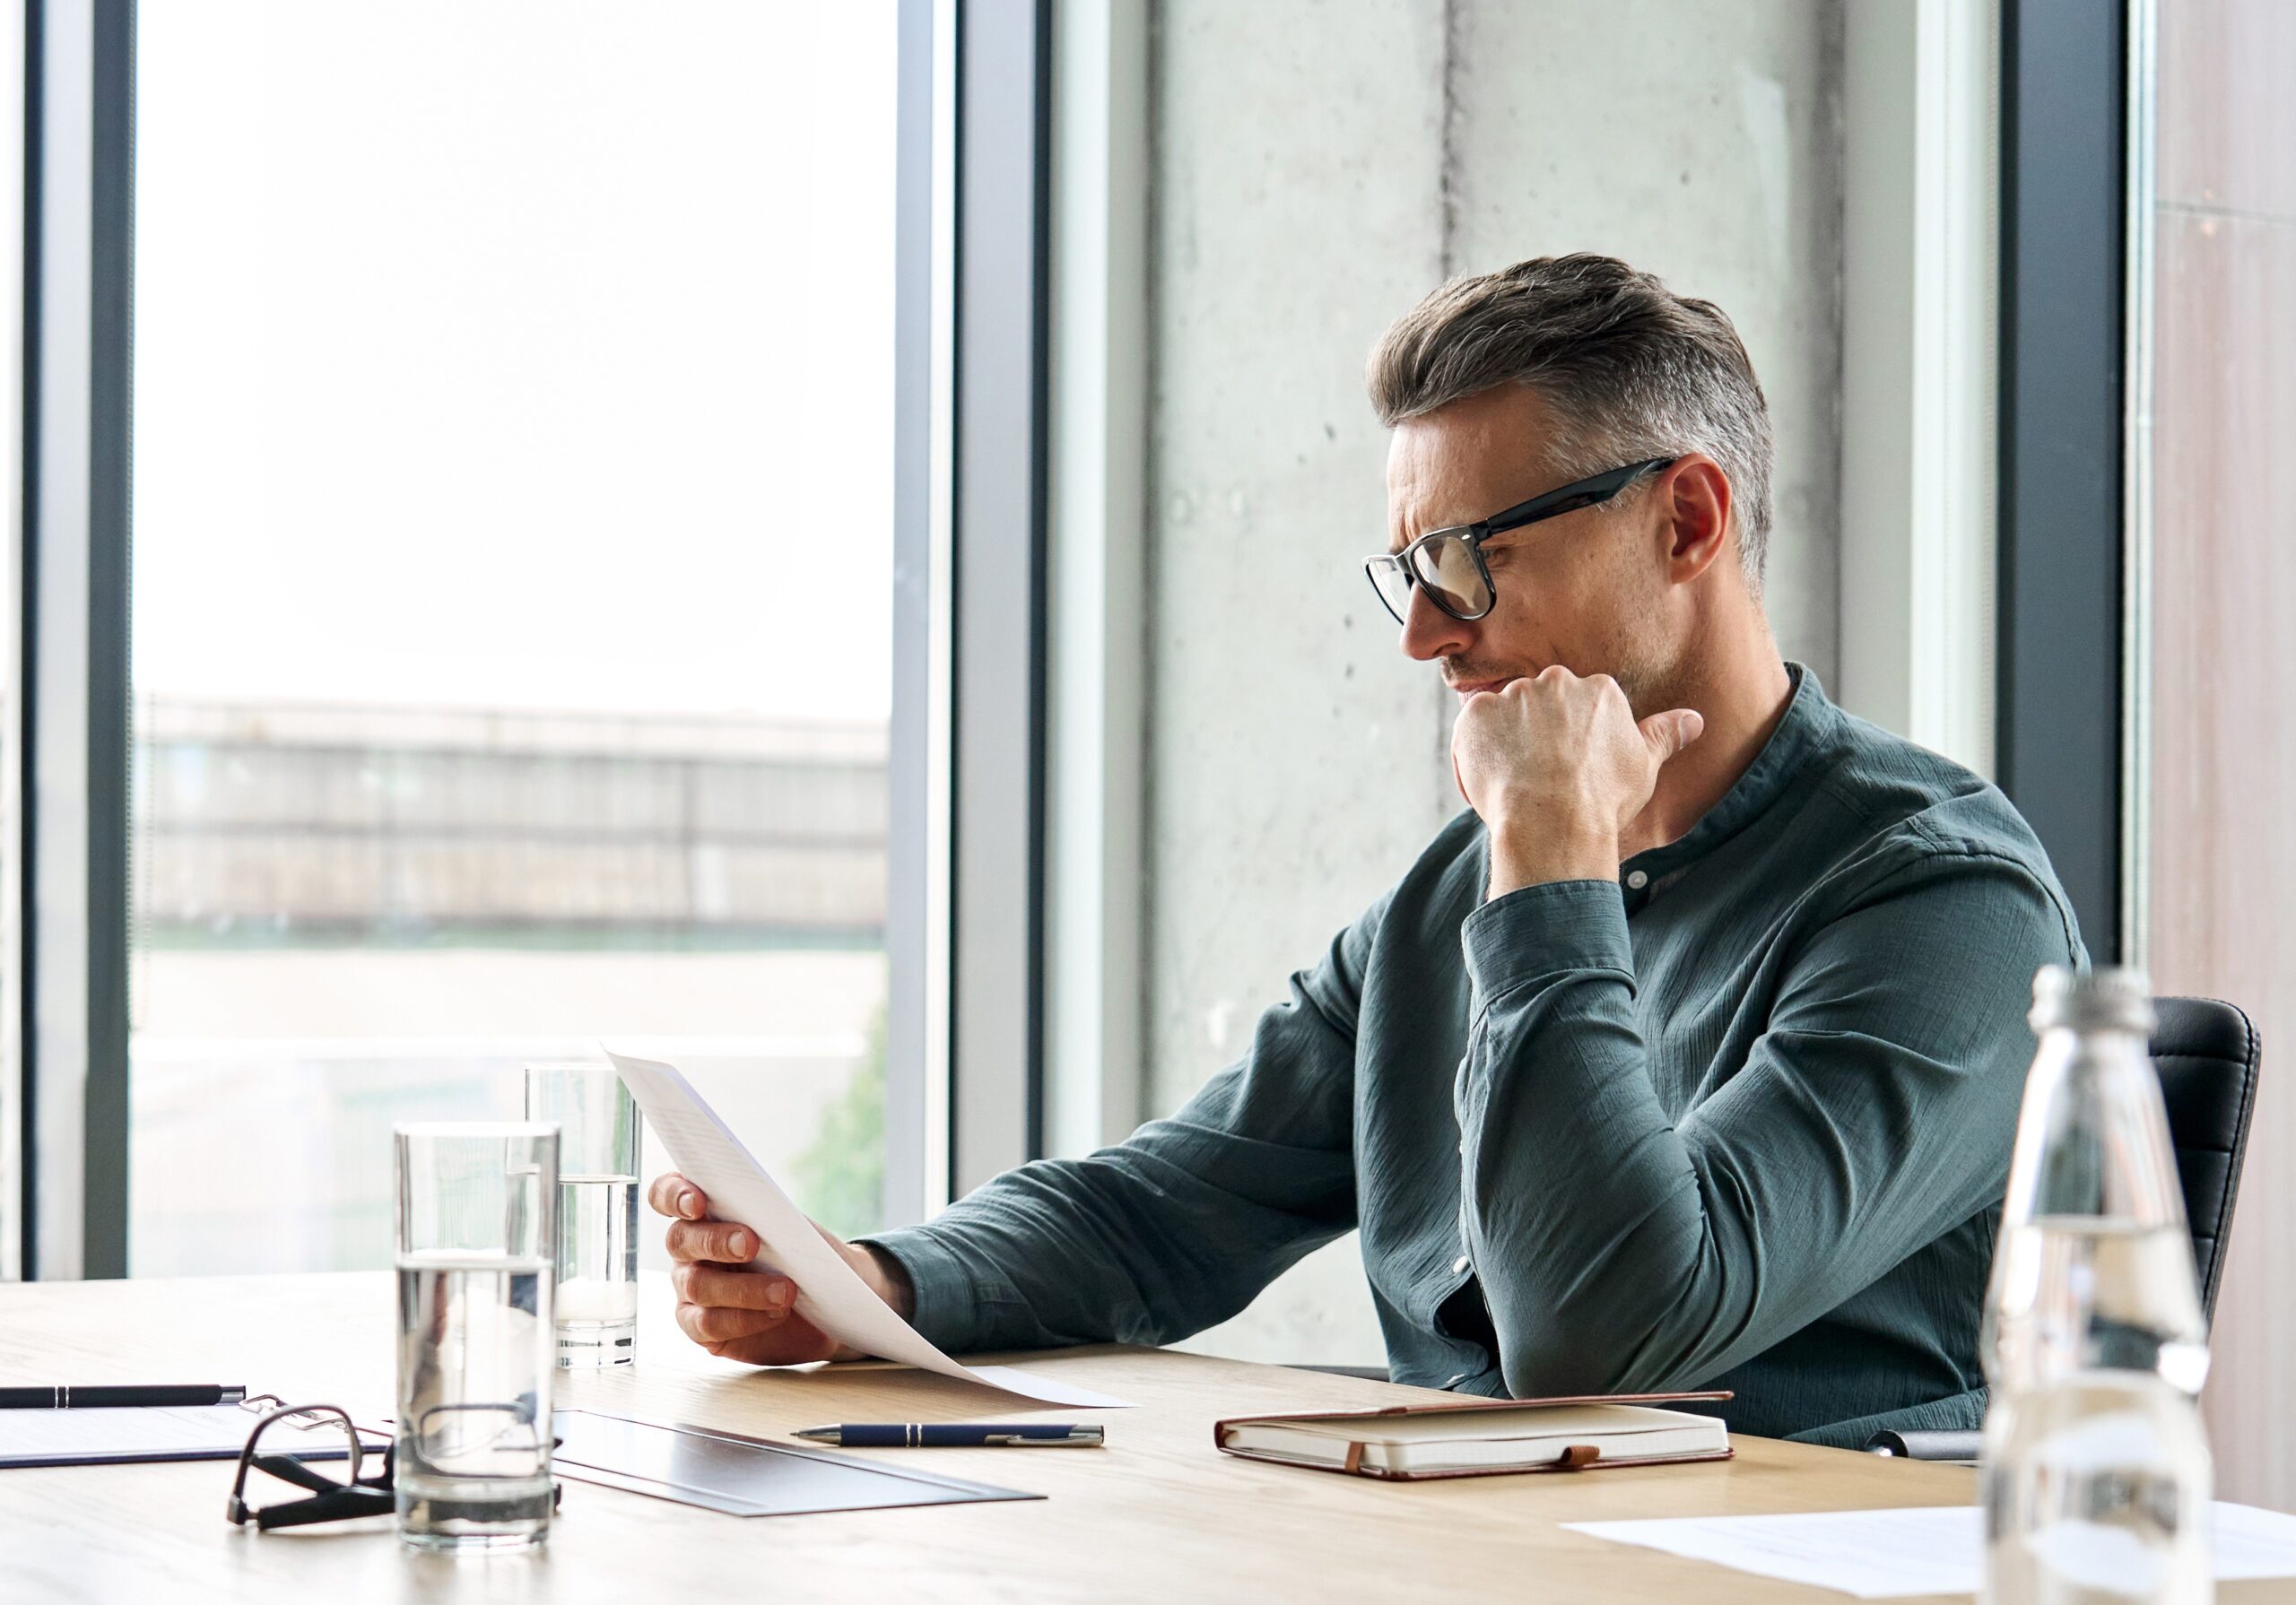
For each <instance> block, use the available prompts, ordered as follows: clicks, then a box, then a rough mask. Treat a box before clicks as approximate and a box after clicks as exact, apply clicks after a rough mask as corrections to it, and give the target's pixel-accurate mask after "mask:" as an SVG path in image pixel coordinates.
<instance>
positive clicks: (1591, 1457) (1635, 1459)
mask: <svg viewBox="0 0 2296 1605" xmlns="http://www.w3.org/2000/svg"><path fill="white" fill-rule="evenodd" d="M1732 1396H1733V1395H1732V1394H1731V1393H1730V1392H1729V1391H1728V1390H1727V1389H1723V1390H1719V1391H1716V1392H1697V1393H1582V1394H1574V1395H1570V1396H1569V1397H1563V1398H1555V1399H1474V1400H1462V1401H1459V1402H1457V1403H1456V1404H1391V1405H1388V1406H1387V1408H1386V1409H1384V1410H1322V1411H1316V1412H1309V1413H1303V1414H1299V1415H1282V1416H1234V1417H1231V1418H1229V1419H1227V1420H1224V1421H1215V1422H1213V1424H1212V1441H1213V1444H1214V1445H1216V1446H1217V1447H1218V1448H1219V1450H1220V1452H1221V1453H1223V1454H1232V1455H1235V1456H1236V1457H1237V1458H1238V1459H1239V1460H1264V1461H1266V1462H1269V1463H1270V1464H1272V1465H1280V1466H1304V1467H1306V1468H1307V1469H1308V1470H1309V1471H1339V1472H1343V1473H1348V1474H1352V1475H1354V1476H1357V1477H1377V1478H1378V1479H1381V1480H1382V1481H1386V1482H1431V1481H1434V1480H1436V1479H1440V1478H1447V1477H1511V1476H1514V1475H1516V1474H1517V1473H1518V1472H1523V1471H1597V1470H1600V1469H1601V1468H1603V1467H1605V1466H1657V1465H1673V1464H1677V1463H1680V1462H1687V1461H1698V1460H1728V1459H1729V1458H1730V1457H1731V1456H1732V1455H1733V1454H1735V1453H1736V1451H1735V1450H1733V1449H1728V1448H1725V1449H1722V1450H1719V1451H1718V1452H1714V1453H1695V1454H1645V1455H1635V1456H1631V1457H1630V1456H1619V1457H1615V1458H1613V1459H1607V1460H1606V1459H1605V1458H1604V1457H1603V1455H1602V1452H1601V1450H1600V1448H1599V1447H1598V1446H1597V1445H1593V1444H1573V1445H1570V1446H1569V1447H1568V1448H1566V1449H1564V1450H1563V1452H1562V1453H1561V1454H1560V1455H1558V1456H1557V1457H1556V1458H1554V1459H1553V1460H1552V1461H1542V1462H1536V1463H1534V1464H1530V1465H1514V1466H1468V1467H1462V1468H1459V1469H1456V1470H1448V1471H1389V1470H1387V1468H1385V1467H1382V1466H1374V1465H1370V1464H1367V1463H1365V1462H1364V1458H1363V1445H1361V1443H1353V1444H1350V1445H1348V1446H1347V1453H1346V1458H1345V1459H1344V1461H1342V1462H1338V1463H1333V1462H1327V1461H1318V1460H1300V1459H1296V1458H1294V1457H1292V1456H1291V1455H1287V1454H1271V1453H1266V1452H1265V1451H1264V1450H1257V1449H1239V1448H1238V1447H1236V1446H1235V1445H1233V1444H1231V1442H1230V1441H1229V1440H1230V1438H1231V1436H1233V1435H1234V1432H1235V1430H1236V1428H1238V1427H1250V1426H1268V1425H1278V1424H1283V1423H1289V1422H1294V1421H1378V1420H1380V1419H1382V1418H1393V1417H1396V1416H1437V1415H1442V1414H1445V1413H1447V1412H1449V1411H1454V1410H1486V1411H1492V1412H1497V1411H1502V1410H1550V1409H1552V1408H1554V1407H1555V1406H1557V1405H1568V1404H1679V1403H1682V1402H1684V1401H1691V1400H1697V1401H1719V1400H1724V1399H1728V1398H1730V1397H1732Z"/></svg>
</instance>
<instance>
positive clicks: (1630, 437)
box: [1368, 254, 1775, 594]
mask: <svg viewBox="0 0 2296 1605" xmlns="http://www.w3.org/2000/svg"><path fill="white" fill-rule="evenodd" d="M1368 383H1369V386H1370V392H1371V404H1372V406H1373V407H1375V408H1377V409H1378V414H1379V421H1380V422H1382V423H1384V424H1386V425H1387V427H1388V428H1390V429H1392V428H1394V427H1395V426H1396V424H1398V423H1400V422H1402V421H1404V420H1405V419H1406V418H1417V417H1419V416H1420V415H1421V414H1422V413H1427V412H1434V411H1435V410H1436V409H1437V408H1439V407H1444V406H1448V405H1449V404H1450V403H1453V402H1455V401H1459V400H1462V399H1464V398H1465V397H1467V396H1470V395H1480V394H1481V393H1482V392H1483V391H1486V390H1493V389H1496V388H1498V387H1499V386H1501V385H1528V386H1532V387H1533V388H1535V390H1537V391H1538V392H1539V394H1540V395H1542V396H1543V397H1544V399H1545V400H1546V402H1547V403H1548V404H1549V406H1550V408H1551V409H1552V412H1553V414H1554V423H1553V436H1552V439H1551V440H1550V442H1549V455H1550V456H1551V458H1552V462H1551V464H1550V466H1551V467H1552V470H1553V471H1554V473H1556V474H1557V475H1558V476H1560V478H1561V480H1562V481H1569V480H1572V479H1579V478H1583V477H1585V476H1586V475H1587V474H1592V473H1602V472H1603V471H1604V470H1605V469H1606V468H1615V467H1618V466H1619V465H1621V464H1625V463H1631V462H1635V461H1638V460H1639V459H1641V458H1644V457H1669V456H1674V455H1678V454H1680V453H1682V452H1684V451H1702V452H1704V453H1705V454H1706V455H1709V456H1710V457H1712V458H1713V459H1714V460H1715V461H1716V462H1717V463H1719V464H1721V465H1722V472H1723V473H1725V474H1726V475H1728V476H1729V480H1730V490H1731V496H1732V501H1733V503H1734V504H1735V507H1734V514H1735V521H1736V524H1737V526H1738V553H1739V558H1740V560H1741V561H1742V562H1743V563H1744V567H1745V574H1746V579H1747V581H1748V583H1749V584H1751V585H1752V586H1753V588H1754V591H1755V593H1756V594H1760V593H1761V574H1762V560H1763V559H1764V557H1765V556H1766V555H1767V554H1768V552H1769V549H1770V465H1771V463H1772V460H1773V457H1774V455H1775V448H1774V447H1773V446H1772V445H1771V442H1770V408H1769V405H1768V403H1765V402H1764V401H1763V400H1762V395H1761V384H1760V382H1759V381H1757V380H1756V379H1755V377H1754V368H1753V364H1752V362H1751V361H1750V360H1747V357H1746V348H1745V347H1744V345H1743V344H1741V343H1739V340H1738V332H1737V330H1736V329H1735V328H1733V327H1732V326H1731V325H1730V319H1729V317H1728V316H1727V315H1726V314H1725V313H1724V312H1723V310H1722V308H1719V307H1717V306H1716V305H1714V303H1713V302H1711V301H1699V300H1691V299H1686V298H1684V297H1683V296H1678V295H1676V294H1675V293H1674V291H1671V290H1668V289H1667V288H1666V287H1665V284H1663V283H1661V282H1659V280H1658V278H1657V275H1656V274H1653V273H1638V272H1637V271H1635V270H1634V269H1633V268H1631V267H1629V266H1628V265H1626V264H1625V263H1623V262H1621V261H1619V260H1618V259H1617V258H1616V257H1615V256H1591V255H1586V254H1580V255H1576V256H1538V257H1535V258H1533V259H1532V260H1530V261H1528V262H1518V263H1517V264H1516V265H1514V266H1512V267H1508V268H1501V269H1500V271H1499V272H1497V273H1470V274H1467V275H1465V276H1464V277H1462V278H1457V279H1454V280H1452V281H1451V282H1449V283H1448V284H1446V285H1444V286H1443V287H1442V288H1441V289H1440V290H1438V291H1435V292H1434V293H1433V294H1432V295H1430V296H1429V297H1428V298H1427V299H1425V300H1423V301H1422V302H1420V303H1419V305H1418V306H1416V307H1414V308H1412V309H1411V310H1410V311H1409V312H1406V313H1405V314H1404V316H1403V317H1400V318H1398V319H1397V320H1396V324H1395V326H1394V327H1392V328H1390V329H1389V330H1388V331H1387V334H1384V335H1383V336H1381V337H1380V340H1379V343H1378V346H1377V347H1376V348H1375V349H1374V350H1373V351H1372V352H1371V363H1370V373H1369V375H1368Z"/></svg>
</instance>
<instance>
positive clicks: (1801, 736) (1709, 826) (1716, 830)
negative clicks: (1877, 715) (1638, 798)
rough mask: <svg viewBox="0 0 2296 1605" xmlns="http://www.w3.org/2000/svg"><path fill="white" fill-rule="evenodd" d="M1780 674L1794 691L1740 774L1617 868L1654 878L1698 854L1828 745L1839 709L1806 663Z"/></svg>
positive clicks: (1735, 828) (1756, 810)
mask: <svg viewBox="0 0 2296 1605" xmlns="http://www.w3.org/2000/svg"><path fill="white" fill-rule="evenodd" d="M1786 672H1787V676H1788V677H1789V678H1790V679H1791V680H1792V681H1793V682H1794V692H1793V695H1792V696H1791V697H1790V698H1787V703H1786V714H1785V716H1784V717H1782V718H1780V719H1779V721H1778V728H1777V729H1775V730H1773V731H1771V732H1770V740H1768V741H1767V742H1763V743H1762V748H1761V751H1760V752H1757V753H1756V754H1754V760H1753V762H1752V763H1750V764H1748V765H1747V766H1746V769H1745V773H1744V774H1742V775H1740V776H1738V778H1737V780H1736V782H1735V784H1734V785H1732V786H1731V787H1730V789H1729V790H1728V791H1726V792H1725V793H1723V794H1722V800H1721V801H1720V802H1718V803H1716V804H1715V805H1714V806H1713V807H1711V808H1709V809H1708V810H1707V811H1706V812H1705V814H1704V815H1703V816H1701V817H1700V820H1699V821H1698V823H1697V824H1695V825H1692V827H1691V828H1690V830H1689V831H1688V833H1687V834H1685V835H1684V836H1683V837H1682V838H1681V839H1680V840H1679V841H1673V842H1669V843H1667V844H1666V845H1665V846H1663V847H1653V848H1651V849H1650V850H1649V851H1648V852H1647V853H1637V854H1636V855H1634V856H1633V857H1631V858H1630V859H1628V860H1627V861H1626V863H1624V864H1622V865H1621V866H1620V868H1621V870H1622V872H1629V871H1632V870H1640V871H1641V872H1643V873H1644V874H1645V875H1646V876H1648V878H1649V879H1651V880H1653V881H1655V880H1657V879H1658V878H1659V877H1660V876H1662V875H1665V874H1667V873H1669V872H1672V871H1674V870H1677V869H1681V868H1683V866H1685V865H1687V864H1689V863H1694V862H1695V861H1697V860H1698V859H1700V858H1703V857H1704V856H1705V855H1707V854H1709V853H1711V852H1712V851H1714V849H1715V848H1717V847H1718V846H1721V845H1722V844H1723V843H1724V842H1726V841H1728V840H1729V839H1730V838H1731V837H1734V836H1735V835H1737V833H1738V832H1739V831H1740V830H1743V829H1745V827H1746V825H1747V824H1748V823H1749V822H1751V821H1752V820H1754V819H1755V818H1757V817H1758V816H1760V815H1761V812H1762V811H1763V810H1765V809H1767V808H1768V807H1769V806H1770V804H1771V803H1775V802H1776V801H1777V800H1778V799H1779V797H1780V796H1781V795H1783V794H1784V793H1785V791H1786V788H1787V786H1788V785H1792V784H1793V781H1794V777H1795V776H1796V775H1798V774H1800V773H1801V772H1802V769H1803V768H1804V767H1805V765H1807V764H1808V763H1809V761H1810V760H1811V759H1813V758H1815V757H1817V756H1818V755H1819V754H1820V753H1821V752H1822V751H1824V750H1826V749H1828V748H1829V747H1831V745H1832V744H1833V741H1832V738H1833V737H1834V735H1835V734H1836V733H1838V731H1839V726H1840V724H1841V710H1840V709H1839V708H1837V707H1834V705H1833V703H1832V702H1831V700H1830V699H1829V698H1827V696H1826V693H1825V690H1824V688H1823V687H1822V686H1820V685H1819V684H1818V677H1817V676H1816V675H1815V674H1813V673H1811V672H1810V671H1809V669H1808V667H1807V666H1806V665H1805V664H1794V663H1789V664H1787V665H1786Z"/></svg>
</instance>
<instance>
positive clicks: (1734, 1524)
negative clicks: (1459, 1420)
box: [1566, 1502, 2296, 1600]
mask: <svg viewBox="0 0 2296 1605" xmlns="http://www.w3.org/2000/svg"><path fill="white" fill-rule="evenodd" d="M2213 1515H2214V1518H2215V1527H2214V1531H2213V1538H2214V1540H2215V1541H2214V1543H2213V1546H2212V1548H2213V1553H2214V1557H2215V1566H2216V1580H2217V1581H2218V1582H2219V1583H2235V1582H2239V1581H2241V1580H2243V1579H2246V1578H2252V1577H2296V1516H2289V1515H2283V1514H2280V1513H2279V1512H2278V1511H2272V1510H2258V1509H2257V1508H2256V1507H2255V1506H2254V1505H2226V1504H2223V1503H2221V1502H2220V1503H2218V1504H2217V1505H2215V1506H2214V1508H2213ZM1566 1525H1567V1526H1568V1527H1569V1528H1570V1531H1573V1532H1585V1533H1589V1534H1592V1535H1593V1536H1594V1537H1596V1538H1606V1539H1611V1540H1615V1541H1616V1542H1619V1543H1622V1544H1639V1545H1640V1546H1642V1547H1643V1548H1644V1549H1663V1550H1665V1552H1666V1553H1667V1554H1669V1555H1681V1556H1685V1557H1689V1558H1690V1559H1692V1560H1710V1561H1712V1562H1714V1563H1715V1564H1716V1565H1718V1566H1730V1567H1733V1568H1735V1569H1736V1570H1738V1571H1741V1572H1752V1573H1753V1574H1754V1575H1756V1576H1760V1577H1776V1578H1779V1580H1781V1581H1783V1582H1787V1583H1810V1584H1812V1585H1813V1586H1815V1587H1818V1588H1831V1589H1834V1590H1836V1591H1838V1592H1841V1593H1845V1594H1855V1595H1857V1597H1858V1598H1859V1599H1861V1600H1894V1599H1902V1598H1904V1597H1906V1596H1908V1595H1912V1594H1967V1593H1975V1592H1977V1589H1978V1585H1979V1581H1980V1575H1979V1574H1980V1571H1981V1569H1982V1568H1981V1560H1982V1557H1981V1555H1980V1553H1979V1550H1980V1549H1981V1546H1982V1536H1981V1531H1980V1529H1979V1525H1978V1513H1977V1510H1976V1509H1975V1507H1973V1506H1970V1505H1944V1506H1942V1507H1939V1508H1937V1509H1934V1510H1838V1511H1828V1512H1825V1513H1823V1514H1815V1515H1788V1516H1692V1517H1687V1518H1680V1519H1674V1520H1665V1521H1644V1522H1571V1523H1566Z"/></svg>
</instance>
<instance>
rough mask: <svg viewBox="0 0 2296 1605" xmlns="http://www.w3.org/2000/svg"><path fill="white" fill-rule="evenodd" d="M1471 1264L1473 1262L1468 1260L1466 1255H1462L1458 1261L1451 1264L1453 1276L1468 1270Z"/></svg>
mask: <svg viewBox="0 0 2296 1605" xmlns="http://www.w3.org/2000/svg"><path fill="white" fill-rule="evenodd" d="M1469 1263H1470V1261H1469V1260H1468V1259H1467V1256H1466V1255H1465V1254H1461V1255H1460V1256H1459V1257H1458V1258H1457V1259H1456V1260H1453V1261H1452V1262H1451V1274H1452V1275H1453V1276H1457V1275H1458V1274H1459V1273H1460V1272H1461V1271H1465V1269H1466V1268H1467V1266H1468V1264H1469Z"/></svg>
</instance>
